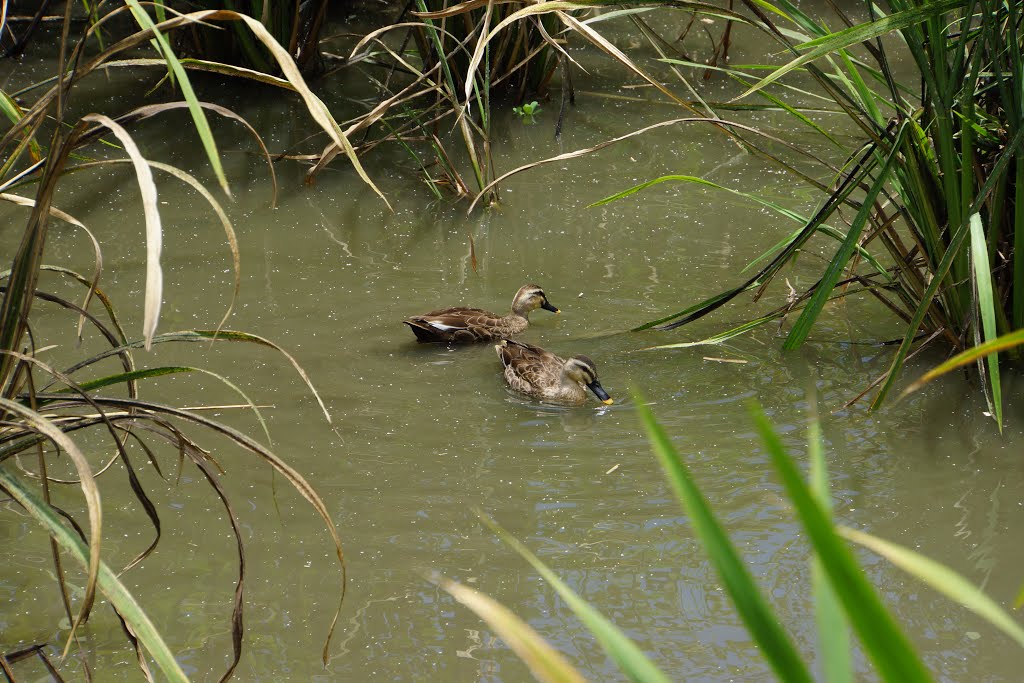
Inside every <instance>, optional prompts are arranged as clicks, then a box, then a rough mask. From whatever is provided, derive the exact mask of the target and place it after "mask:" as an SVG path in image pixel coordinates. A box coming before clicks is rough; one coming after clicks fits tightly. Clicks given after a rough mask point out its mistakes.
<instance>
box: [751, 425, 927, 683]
mask: <svg viewBox="0 0 1024 683" xmlns="http://www.w3.org/2000/svg"><path fill="white" fill-rule="evenodd" d="M751 414H752V416H753V418H754V422H755V424H756V425H757V431H758V433H759V434H760V435H761V440H762V441H763V442H764V444H765V448H766V450H767V451H768V454H769V456H770V457H771V459H772V464H773V465H774V466H775V470H776V472H777V473H778V474H779V477H780V479H781V480H782V484H783V486H784V487H785V489H786V493H787V494H788V496H789V500H790V502H791V503H792V504H793V507H794V508H795V509H796V513H797V516H798V517H799V519H800V522H801V523H802V524H803V527H804V529H805V531H806V532H807V536H808V539H809V540H810V542H811V546H812V547H813V548H814V551H815V552H816V553H817V555H818V558H819V559H820V560H821V564H822V567H823V568H824V570H825V573H826V575H827V576H828V579H829V582H830V583H831V585H832V588H833V590H835V592H836V595H837V596H838V597H839V600H840V601H841V602H842V604H843V607H844V609H845V610H846V615H847V617H848V618H849V620H850V624H851V625H852V626H853V629H854V631H856V633H857V636H858V637H859V638H860V641H861V642H862V643H863V644H864V649H865V651H866V653H867V655H868V656H869V657H870V658H871V660H872V662H874V664H875V667H876V668H877V669H878V673H879V675H881V677H882V679H883V680H885V681H889V682H890V683H915V682H925V681H929V682H930V681H931V680H932V678H931V676H930V675H929V674H928V671H927V670H926V669H925V668H924V664H922V662H921V659H920V658H919V657H918V655H917V653H916V652H915V651H914V649H913V646H912V645H911V644H910V641H909V640H907V637H906V635H904V634H903V631H902V630H901V629H900V627H899V626H898V625H897V624H896V622H895V620H893V618H892V615H891V614H889V611H888V610H887V609H886V608H885V605H884V604H883V603H882V601H881V599H879V597H878V594H877V593H876V592H875V589H874V588H872V586H871V584H870V583H869V582H868V580H867V578H866V577H865V576H864V572H863V570H862V569H861V568H860V566H859V565H858V564H857V561H856V559H854V557H853V553H851V552H850V549H849V548H848V547H847V546H846V544H845V543H843V541H842V539H841V538H840V537H839V535H838V534H836V531H835V528H834V527H833V525H832V521H831V520H830V519H829V514H828V513H827V512H826V511H825V510H824V509H823V507H822V505H821V503H820V502H818V500H817V499H816V498H815V495H814V494H813V493H812V492H811V490H810V489H809V488H808V487H807V485H806V484H805V483H804V481H803V478H802V477H801V475H800V471H799V470H798V469H797V467H796V464H795V463H794V462H793V460H792V459H791V458H790V457H789V455H787V454H786V451H785V448H784V447H783V445H782V442H781V441H780V440H779V437H778V435H777V434H776V433H775V430H774V429H773V428H772V426H771V424H770V423H769V422H768V418H766V417H765V415H764V413H763V412H762V411H761V409H760V408H759V407H757V406H756V405H755V406H752V407H751Z"/></svg>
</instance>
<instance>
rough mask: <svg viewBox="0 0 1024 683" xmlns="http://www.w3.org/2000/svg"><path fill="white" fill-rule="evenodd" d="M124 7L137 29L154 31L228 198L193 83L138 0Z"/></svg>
mask: <svg viewBox="0 0 1024 683" xmlns="http://www.w3.org/2000/svg"><path fill="white" fill-rule="evenodd" d="M125 3H126V4H127V5H128V8H129V9H130V10H131V13H132V16H133V17H135V21H136V22H137V23H138V24H139V26H141V27H142V28H143V29H147V30H151V31H153V42H154V45H155V46H156V48H157V51H158V52H159V53H160V56H161V57H163V58H164V59H165V60H166V61H167V66H168V67H169V68H170V69H171V72H172V73H173V74H174V77H175V78H176V79H177V84H178V87H179V88H181V95H182V97H184V98H185V101H186V102H188V111H189V113H190V114H192V121H193V123H194V124H195V127H196V132H197V133H199V140H200V141H201V142H202V143H203V149H204V150H206V156H207V158H208V159H209V160H210V166H211V167H212V168H213V173H214V175H215V176H216V177H217V182H218V183H219V184H220V187H221V189H222V190H224V193H225V194H227V195H228V196H230V195H231V188H230V187H228V179H227V176H225V175H224V167H223V166H222V165H221V163H220V154H219V153H218V152H217V143H216V141H214V139H213V131H211V130H210V122H209V121H207V120H206V114H205V112H203V108H202V106H200V104H199V98H198V97H196V93H195V91H194V90H193V89H192V83H191V82H190V81H189V80H188V74H186V73H185V67H183V66H182V65H181V62H180V61H178V58H177V57H176V56H175V55H174V51H173V50H172V49H171V46H170V43H168V42H167V38H165V37H164V34H162V33H161V32H160V31H159V30H158V29H157V28H156V25H155V24H154V23H153V20H152V19H150V17H149V14H148V13H147V12H146V10H144V9H143V8H142V6H141V5H140V4H139V2H138V0H125Z"/></svg>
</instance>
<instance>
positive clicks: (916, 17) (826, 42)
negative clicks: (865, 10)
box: [736, 0, 966, 100]
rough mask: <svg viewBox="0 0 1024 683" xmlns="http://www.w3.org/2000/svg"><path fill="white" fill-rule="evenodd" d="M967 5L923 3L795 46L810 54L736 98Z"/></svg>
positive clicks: (950, 0) (941, 0) (953, 0)
mask: <svg viewBox="0 0 1024 683" xmlns="http://www.w3.org/2000/svg"><path fill="white" fill-rule="evenodd" d="M965 4H966V3H965V1H964V0H937V1H936V2H928V3H924V4H922V5H921V6H920V7H916V8H913V9H908V10H904V11H902V12H896V13H894V14H890V15H889V16H887V17H882V18H881V19H876V20H875V21H870V22H867V23H864V24H858V25H857V26H851V27H850V28H848V29H844V30H842V31H837V32H836V33H830V34H828V35H826V36H822V37H820V38H815V39H814V40H810V41H808V42H806V43H802V44H800V45H797V46H796V47H797V49H798V50H809V51H808V52H806V53H804V54H803V55H801V56H800V57H797V58H796V59H794V60H792V61H791V62H789V63H787V64H785V65H783V66H780V67H779V68H778V69H776V70H775V71H773V72H772V73H771V74H769V75H768V76H766V77H765V78H762V79H761V80H760V81H758V82H757V83H755V84H754V85H752V86H751V87H750V88H748V89H747V90H746V91H745V92H744V93H743V94H742V95H740V96H739V97H737V98H736V99H738V100H741V99H743V98H744V97H746V96H747V95H749V94H751V93H753V92H755V91H757V90H760V89H761V88H763V87H765V86H766V85H768V84H769V83H772V82H774V81H777V80H778V79H780V78H782V77H783V76H785V75H786V74H788V73H789V72H790V71H792V70H793V69H798V68H800V67H802V66H803V65H805V64H807V63H809V62H813V61H814V60H816V59H818V58H819V57H824V56H825V55H828V54H830V53H832V52H835V51H837V50H843V49H845V48H848V47H851V46H853V45H857V44H858V43H863V42H864V41H866V40H871V39H872V38H877V37H879V36H883V35H886V34H889V33H892V32H893V31H898V30H900V29H903V28H906V27H908V26H913V25H914V24H919V23H921V22H923V21H925V20H927V19H929V18H931V17H936V16H939V15H941V14H943V13H945V12H948V11H950V10H954V9H956V8H958V7H962V6H963V5H965Z"/></svg>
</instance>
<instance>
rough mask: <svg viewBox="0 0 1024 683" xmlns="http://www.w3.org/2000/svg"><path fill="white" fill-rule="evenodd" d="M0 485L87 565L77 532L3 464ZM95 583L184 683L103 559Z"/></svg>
mask: <svg viewBox="0 0 1024 683" xmlns="http://www.w3.org/2000/svg"><path fill="white" fill-rule="evenodd" d="M0 486H2V487H3V489H4V490H5V491H7V492H8V493H9V494H10V495H11V497H13V498H14V499H15V500H17V501H18V503H19V504H20V505H21V506H22V507H23V508H24V509H25V511H26V512H28V514H29V515H31V516H32V517H34V518H35V519H36V520H37V521H38V522H39V523H40V524H41V525H42V526H43V527H44V528H45V529H46V531H47V533H49V534H50V536H51V537H52V538H53V539H55V540H56V541H57V543H59V544H60V546H61V547H62V548H63V549H64V550H65V551H67V552H68V553H69V554H70V555H71V556H72V557H74V558H75V559H76V560H78V562H79V563H80V564H81V565H82V566H83V567H88V566H89V548H88V547H87V546H86V544H85V543H84V542H83V541H82V539H80V538H79V537H78V536H77V535H75V534H73V533H71V532H70V531H69V530H68V528H67V526H65V524H64V523H63V522H62V521H61V519H60V518H59V517H58V516H57V514H56V513H55V512H54V511H53V508H52V507H50V506H49V505H47V504H46V502H45V501H43V500H42V499H41V498H39V497H38V496H37V495H36V494H35V493H34V492H33V491H31V490H30V489H29V488H28V487H26V486H25V485H24V483H23V482H22V481H21V480H20V479H19V478H18V477H17V476H16V475H15V473H14V472H11V471H10V470H9V469H8V468H7V467H6V466H3V465H0ZM97 584H98V585H99V588H100V590H101V591H102V592H103V594H104V595H106V596H107V599H108V600H110V602H111V604H112V605H113V606H114V609H116V610H117V613H118V614H120V615H121V618H122V619H124V620H125V622H126V623H127V624H128V625H129V626H130V627H131V629H132V632H133V633H134V634H135V636H136V638H138V640H139V642H140V643H141V644H142V646H143V647H145V648H146V650H147V651H148V652H149V654H150V655H152V656H153V659H154V660H155V661H156V663H157V665H158V666H159V667H160V669H161V670H162V671H163V672H164V674H165V675H166V676H167V678H168V679H170V680H172V681H182V682H187V681H188V677H187V676H186V675H185V672H184V671H182V670H181V666H180V665H179V664H178V662H177V660H176V659H175V658H174V654H173V653H171V651H170V650H169V649H168V647H167V644H166V643H164V640H163V638H162V637H161V635H160V632H159V631H157V629H156V627H155V626H154V625H153V622H151V621H150V620H149V617H147V616H146V613H145V612H144V611H143V610H142V607H140V606H139V604H138V602H136V601H135V598H134V597H132V594H131V593H129V592H128V589H127V588H125V587H124V584H122V583H121V582H120V581H119V580H118V578H117V576H116V575H115V574H114V573H113V572H112V571H110V568H109V567H107V565H106V563H105V562H102V561H101V562H100V563H99V575H98V580H97Z"/></svg>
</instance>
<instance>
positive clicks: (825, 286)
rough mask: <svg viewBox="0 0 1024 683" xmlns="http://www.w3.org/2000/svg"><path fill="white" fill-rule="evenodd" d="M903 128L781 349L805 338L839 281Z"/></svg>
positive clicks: (884, 180) (885, 178)
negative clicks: (844, 237)
mask: <svg viewBox="0 0 1024 683" xmlns="http://www.w3.org/2000/svg"><path fill="white" fill-rule="evenodd" d="M906 130H907V128H906V126H901V127H900V130H899V132H898V133H897V134H896V139H895V140H894V141H893V143H892V148H891V151H890V152H889V156H888V157H886V159H885V163H883V164H882V166H881V168H879V169H878V171H877V175H876V176H875V180H874V182H873V183H872V184H871V188H870V189H869V190H868V192H867V194H866V195H865V196H864V198H863V199H862V200H861V206H860V209H859V210H858V211H857V215H856V216H854V219H853V222H852V223H851V224H850V229H849V231H847V233H846V239H845V240H844V241H843V243H842V244H840V245H839V249H837V250H836V253H835V256H833V257H832V260H831V261H829V264H828V267H827V268H826V269H825V274H824V275H822V276H821V280H820V281H819V282H818V285H817V287H816V288H815V290H814V294H813V295H811V300H810V301H809V302H808V303H807V306H806V308H804V310H803V312H801V313H800V317H799V318H797V320H796V322H795V323H794V324H793V329H791V330H790V331H789V335H788V336H787V337H786V341H785V343H784V344H783V345H782V348H783V349H785V350H791V349H795V348H798V347H799V346H800V345H801V344H803V343H804V341H806V340H807V336H808V335H809V334H810V332H811V327H812V326H813V325H814V323H815V321H816V320H817V319H818V315H819V314H820V313H821V310H822V309H823V308H824V307H825V302H826V301H828V298H829V296H831V294H832V290H833V288H835V286H836V283H837V282H839V278H840V276H841V275H842V274H843V270H844V269H845V268H846V266H847V264H848V263H849V261H850V257H851V256H853V252H854V251H855V250H856V248H857V244H858V242H859V240H860V235H861V232H862V231H863V229H864V225H865V224H866V223H867V220H868V216H869V214H870V213H871V212H872V211H873V210H874V202H875V197H877V196H878V193H879V192H881V191H882V187H883V186H884V185H885V184H886V183H887V182H889V180H890V177H889V176H890V170H891V169H892V166H893V163H894V162H895V160H896V158H897V156H899V153H900V149H901V147H902V143H903V136H904V134H905V132H906Z"/></svg>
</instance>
